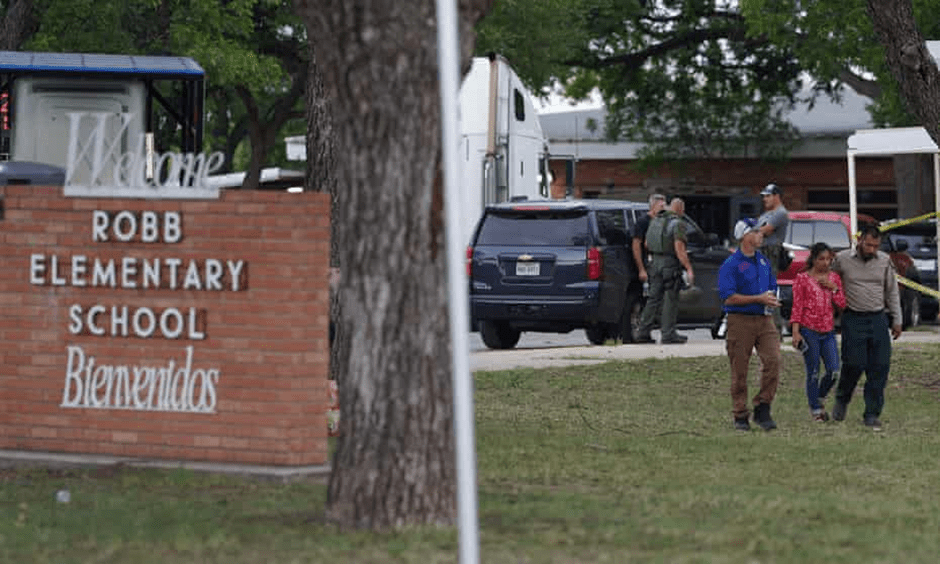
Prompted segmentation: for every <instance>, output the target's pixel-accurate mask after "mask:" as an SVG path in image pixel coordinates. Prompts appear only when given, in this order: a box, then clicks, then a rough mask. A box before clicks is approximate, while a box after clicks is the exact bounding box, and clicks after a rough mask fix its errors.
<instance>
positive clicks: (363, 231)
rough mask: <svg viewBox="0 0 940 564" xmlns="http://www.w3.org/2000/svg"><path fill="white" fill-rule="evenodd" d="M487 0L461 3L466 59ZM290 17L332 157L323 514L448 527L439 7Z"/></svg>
mask: <svg viewBox="0 0 940 564" xmlns="http://www.w3.org/2000/svg"><path fill="white" fill-rule="evenodd" d="M491 1H492V0H463V1H461V2H460V10H461V18H460V20H461V29H460V33H461V37H462V38H463V39H464V44H463V58H464V60H465V61H466V60H468V59H469V55H470V50H469V46H470V41H469V40H468V39H467V38H468V37H471V36H470V33H471V32H472V25H473V23H475V22H476V20H477V19H478V18H479V17H480V16H481V15H482V14H483V13H484V11H485V9H486V8H488V7H489V5H490V4H491ZM295 7H296V8H297V11H298V14H299V15H300V17H301V18H302V19H303V20H304V22H305V23H306V26H307V32H308V36H309V38H310V41H311V46H312V48H313V51H314V53H316V57H317V62H318V64H319V68H320V69H321V72H322V76H323V84H324V87H325V91H326V98H327V99H328V100H329V104H330V109H331V115H332V123H333V131H334V140H335V147H336V165H337V166H336V181H337V186H338V202H337V204H338V206H337V207H338V214H337V216H336V217H335V218H334V221H336V223H337V236H338V237H337V238H338V244H339V263H340V264H341V265H342V268H343V272H342V282H341V283H340V285H339V300H340V303H341V311H342V314H341V315H342V318H341V323H342V326H343V331H342V333H343V335H344V337H343V339H344V340H345V343H344V345H345V346H344V348H345V350H344V351H343V354H342V355H341V356H340V358H339V359H338V360H339V366H338V371H339V374H340V386H339V395H340V412H341V413H342V417H341V420H340V429H339V431H340V437H339V440H338V445H337V451H336V453H335V454H334V457H333V471H332V473H331V475H330V483H329V488H328V498H327V517H328V518H329V519H331V520H333V521H335V522H336V523H337V524H339V525H340V526H341V527H343V528H371V529H376V530H384V529H389V528H394V527H400V526H405V525H413V524H441V525H452V524H453V523H454V520H455V515H456V464H455V459H454V458H455V457H454V444H453V443H454V437H453V435H454V430H453V404H452V401H453V397H452V395H453V388H452V384H451V373H450V357H451V352H450V340H449V330H448V323H447V294H446V284H445V270H446V264H445V263H446V256H445V242H444V226H443V185H442V181H441V178H442V174H441V159H442V154H441V141H440V136H441V134H440V102H439V91H438V82H437V76H438V74H437V72H438V69H437V44H436V13H435V6H434V2H433V1H432V0H413V1H409V2H401V1H398V0H371V1H368V0H321V1H314V0H295ZM308 111H309V109H308ZM308 134H309V132H308ZM308 150H309V147H308Z"/></svg>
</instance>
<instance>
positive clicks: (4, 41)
mask: <svg viewBox="0 0 940 564" xmlns="http://www.w3.org/2000/svg"><path fill="white" fill-rule="evenodd" d="M34 31H35V22H34V21H33V2H32V0H11V1H10V2H8V5H7V9H6V13H4V14H3V19H0V51H16V50H18V49H19V48H20V46H22V44H23V43H24V42H25V41H26V40H27V39H28V38H29V37H30V36H32V34H33V32H34Z"/></svg>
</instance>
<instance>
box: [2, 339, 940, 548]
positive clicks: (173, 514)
mask: <svg viewBox="0 0 940 564" xmlns="http://www.w3.org/2000/svg"><path fill="white" fill-rule="evenodd" d="M756 368H757V366H756V360H755V361H754V364H753V365H752V374H753V373H754V372H756ZM751 382H752V385H755V384H756V376H755V377H753V378H752V379H751ZM476 386H477V393H476V409H477V429H476V433H477V443H478V447H477V448H478V451H477V456H478V474H479V518H480V545H481V546H480V558H481V562H483V563H487V564H489V563H507V564H509V563H512V564H518V563H558V564H562V563H564V564H569V563H571V564H573V563H595V562H610V563H620V562H668V563H672V562H707V563H712V562H741V563H751V562H794V563H805V562H847V563H867V562H886V563H894V562H906V563H910V562H931V563H933V562H936V561H937V559H938V555H940V534H938V533H940V465H938V460H940V436H938V432H937V431H938V424H937V421H938V414H940V401H938V400H940V348H938V347H936V346H935V345H905V346H898V347H896V349H895V356H894V363H893V368H892V375H891V380H890V382H889V389H888V391H887V405H886V409H885V412H884V414H883V417H882V420H883V422H884V423H885V429H884V431H883V432H880V433H876V432H872V431H871V430H869V429H867V428H865V427H864V426H863V425H862V423H861V408H862V405H861V404H862V402H861V397H860V396H859V397H858V398H857V401H854V402H853V403H852V404H851V405H850V406H849V415H848V417H847V419H846V421H845V422H842V423H834V422H830V423H823V424H820V423H814V422H812V421H811V419H810V416H809V410H808V407H807V405H806V400H805V394H804V392H803V369H802V363H801V360H800V359H799V357H798V356H797V354H796V353H791V352H787V353H785V359H784V374H783V376H782V382H781V386H780V390H779V392H778V395H777V401H776V402H775V403H774V406H773V415H774V418H775V419H776V420H777V423H778V424H779V426H780V428H779V429H778V430H777V431H774V432H771V433H765V432H763V431H759V430H754V431H751V432H750V433H742V432H736V431H734V430H733V429H732V427H731V413H730V410H731V400H730V397H729V394H728V386H729V377H728V375H727V361H726V359H724V358H697V359H664V360H643V361H634V362H623V363H607V364H603V365H594V366H578V367H565V368H552V369H542V370H529V369H526V370H510V371H502V372H485V373H477V374H476ZM753 391H754V390H753V389H752V393H753ZM830 407H831V406H830ZM60 488H68V489H69V491H70V493H71V501H70V502H69V503H56V501H55V492H56V490H58V489H60ZM325 490H326V488H325V485H324V484H323V483H319V482H317V481H315V480H309V481H299V482H294V483H288V484H282V483H276V482H273V481H266V480H259V479H249V478H238V477H232V476H218V475H208V474H197V473H192V472H188V471H155V470H139V469H132V468H101V469H70V470H63V469H39V468H17V469H7V470H0V562H55V563H68V562H122V563H123V562H132V563H138V562H140V563H151V562H152V563H157V562H161V563H163V562H200V563H203V562H205V563H216V562H217V563H236V564H241V563H269V562H271V563H281V562H283V563H290V562H329V563H334V562H337V563H362V562H373V563H420V564H432V563H437V562H457V533H456V531H455V530H440V529H434V528H417V529H410V530H407V531H404V532H397V533H392V534H373V533H368V532H359V533H353V534H343V533H339V532H337V531H336V530H335V529H334V528H333V527H332V526H330V525H328V524H325V523H323V522H322V519H321V515H322V509H323V506H324V503H325V497H326V492H325Z"/></svg>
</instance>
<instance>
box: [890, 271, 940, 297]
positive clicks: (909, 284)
mask: <svg viewBox="0 0 940 564" xmlns="http://www.w3.org/2000/svg"><path fill="white" fill-rule="evenodd" d="M894 277H895V278H897V279H898V283H900V284H903V285H904V286H907V287H908V288H913V289H914V290H917V291H918V292H920V293H921V294H927V295H928V296H933V297H935V298H937V299H938V300H940V292H938V291H937V289H936V288H928V287H927V286H923V285H921V284H918V283H917V282H914V281H913V280H910V279H908V278H905V277H903V276H901V275H900V274H895V275H894Z"/></svg>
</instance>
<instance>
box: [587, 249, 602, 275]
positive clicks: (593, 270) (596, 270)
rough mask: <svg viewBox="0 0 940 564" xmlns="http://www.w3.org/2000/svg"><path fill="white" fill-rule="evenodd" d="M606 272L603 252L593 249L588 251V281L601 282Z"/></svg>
mask: <svg viewBox="0 0 940 564" xmlns="http://www.w3.org/2000/svg"><path fill="white" fill-rule="evenodd" d="M603 270H604V259H603V257H602V256H601V250H600V249H598V248H597V247H591V248H590V249H588V250H587V276H588V280H600V278H601V273H602V272H603Z"/></svg>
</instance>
